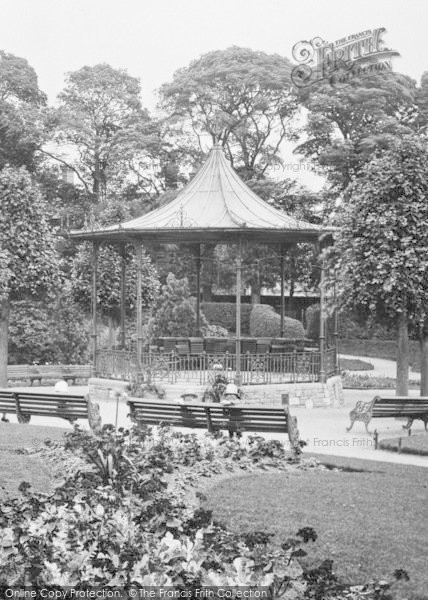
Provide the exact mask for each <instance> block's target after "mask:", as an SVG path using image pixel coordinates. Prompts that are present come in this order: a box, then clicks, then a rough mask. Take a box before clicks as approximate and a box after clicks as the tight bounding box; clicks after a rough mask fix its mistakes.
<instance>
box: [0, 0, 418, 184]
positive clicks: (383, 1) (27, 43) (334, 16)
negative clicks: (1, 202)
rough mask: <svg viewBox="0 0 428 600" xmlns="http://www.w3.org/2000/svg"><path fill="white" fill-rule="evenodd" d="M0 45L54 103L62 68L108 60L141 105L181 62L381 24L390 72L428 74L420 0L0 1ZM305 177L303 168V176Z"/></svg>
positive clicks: (284, 47)
mask: <svg viewBox="0 0 428 600" xmlns="http://www.w3.org/2000/svg"><path fill="white" fill-rule="evenodd" d="M0 7H1V13H0V49H3V50H5V51H6V52H10V53H12V54H15V55H17V56H21V57H24V58H26V59H27V60H28V62H29V63H30V65H31V66H32V67H33V68H34V69H35V70H36V72H37V74H38V77H39V85H40V88H41V89H42V90H43V91H45V92H46V93H47V94H48V97H49V101H50V102H51V103H54V102H55V99H56V96H57V94H58V93H59V92H60V91H61V89H62V88H63V87H64V77H65V73H66V72H69V71H74V70H77V69H79V68H81V67H83V66H84V65H94V64H97V63H101V62H106V63H109V64H110V65H112V66H113V67H115V68H124V69H126V70H127V71H128V73H129V74H130V75H132V76H135V77H138V78H139V79H140V80H141V87H142V95H143V104H144V105H145V106H146V107H147V108H149V109H150V110H153V109H154V107H155V105H156V95H155V90H156V89H157V88H158V87H159V86H160V85H161V84H162V83H164V82H167V81H170V80H171V78H172V76H173V74H174V72H175V71H176V70H177V69H179V68H180V67H184V66H187V65H188V64H189V62H190V61H191V60H192V59H194V58H197V57H199V56H200V55H201V54H203V53H205V52H209V51H210V50H218V49H224V48H227V47H229V46H232V45H237V46H243V47H249V48H252V49H254V50H262V51H264V52H268V53H277V54H281V55H283V56H287V57H289V58H291V50H292V47H293V45H294V44H295V43H297V42H299V41H301V40H309V39H312V38H314V37H317V36H319V37H321V38H323V39H324V40H326V41H330V42H333V41H335V40H339V39H342V38H343V37H346V36H347V35H351V34H354V33H358V32H361V31H365V30H367V29H374V28H377V27H385V28H386V33H385V34H384V36H383V39H384V42H385V44H386V46H388V47H389V48H392V49H394V50H397V51H398V52H399V53H400V57H399V58H396V59H394V62H393V65H394V70H395V71H399V72H402V73H405V74H407V75H410V76H411V77H413V78H414V79H416V80H417V81H419V80H420V76H421V74H422V73H423V72H424V71H425V70H428V52H427V26H428V2H426V0H406V1H405V2H404V1H403V0H358V1H357V2H345V1H343V0H341V1H340V0H305V1H304V2H303V3H299V2H291V1H290V0H211V1H207V0H120V1H119V0H0ZM302 176H303V177H305V176H306V173H303V174H302Z"/></svg>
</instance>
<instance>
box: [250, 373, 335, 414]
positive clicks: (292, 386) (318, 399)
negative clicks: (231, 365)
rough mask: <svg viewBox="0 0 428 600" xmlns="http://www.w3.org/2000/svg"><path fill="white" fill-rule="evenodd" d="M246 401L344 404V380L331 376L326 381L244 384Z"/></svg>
mask: <svg viewBox="0 0 428 600" xmlns="http://www.w3.org/2000/svg"><path fill="white" fill-rule="evenodd" d="M243 390H244V398H245V402H248V403H249V404H265V405H271V406H283V405H284V404H289V405H290V406H303V407H306V408H319V407H323V406H333V407H334V406H342V405H343V403H344V396H343V388H342V380H341V378H340V377H339V376H335V377H330V378H329V379H328V380H327V382H326V383H287V384H272V385H248V386H243Z"/></svg>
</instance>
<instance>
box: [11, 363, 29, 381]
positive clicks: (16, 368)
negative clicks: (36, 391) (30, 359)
mask: <svg viewBox="0 0 428 600" xmlns="http://www.w3.org/2000/svg"><path fill="white" fill-rule="evenodd" d="M29 373H30V365H8V367H7V378H8V379H28V377H29Z"/></svg>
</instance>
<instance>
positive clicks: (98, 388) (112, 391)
mask: <svg viewBox="0 0 428 600" xmlns="http://www.w3.org/2000/svg"><path fill="white" fill-rule="evenodd" d="M127 385H128V381H123V380H120V379H106V378H102V377H91V378H90V379H89V381H88V387H89V396H90V398H91V400H93V401H95V402H99V401H100V400H103V401H105V400H116V397H117V394H122V393H123V392H125V391H126V386H127Z"/></svg>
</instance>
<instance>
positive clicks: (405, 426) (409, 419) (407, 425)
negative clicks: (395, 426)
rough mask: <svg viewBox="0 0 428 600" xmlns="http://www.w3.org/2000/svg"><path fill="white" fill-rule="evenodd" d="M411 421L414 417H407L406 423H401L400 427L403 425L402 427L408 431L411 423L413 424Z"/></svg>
mask: <svg viewBox="0 0 428 600" xmlns="http://www.w3.org/2000/svg"><path fill="white" fill-rule="evenodd" d="M413 421H414V419H413V418H412V417H409V418H408V419H407V423H406V424H405V425H403V426H402V427H403V429H407V430H408V431H410V428H411V427H412V425H413Z"/></svg>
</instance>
